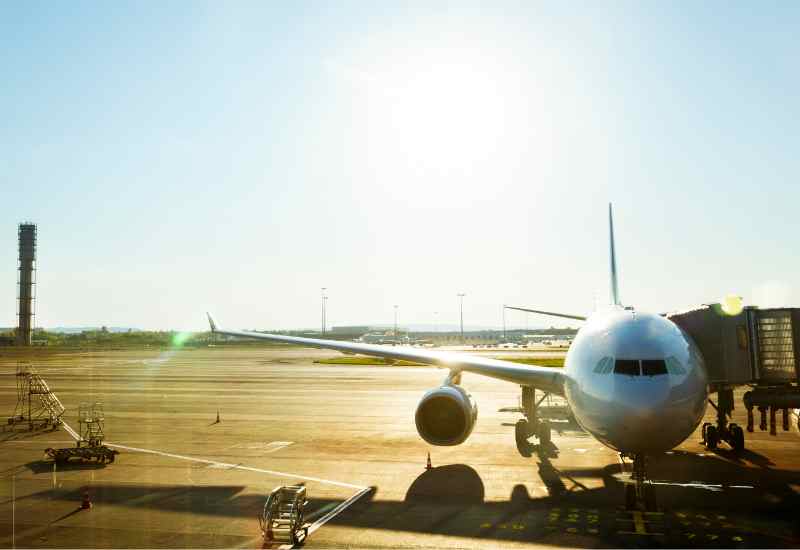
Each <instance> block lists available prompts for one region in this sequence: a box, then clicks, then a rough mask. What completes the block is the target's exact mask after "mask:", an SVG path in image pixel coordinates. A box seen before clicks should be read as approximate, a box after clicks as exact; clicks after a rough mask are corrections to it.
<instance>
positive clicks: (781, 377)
mask: <svg viewBox="0 0 800 550" xmlns="http://www.w3.org/2000/svg"><path fill="white" fill-rule="evenodd" d="M667 317H668V318H669V319H670V320H671V321H673V322H674V323H675V324H677V325H678V326H680V327H681V328H682V329H683V330H684V331H686V332H687V333H688V334H689V335H690V336H691V337H692V339H693V340H694V341H695V343H696V344H697V346H698V347H699V348H700V351H701V352H702V354H703V358H704V359H705V363H706V368H707V370H708V382H709V389H710V390H711V391H712V392H716V393H717V403H716V404H715V403H713V402H711V405H712V406H713V407H714V408H715V409H716V410H717V424H716V425H704V426H703V442H704V443H705V444H706V445H707V446H708V447H710V448H714V447H716V446H717V444H718V443H719V441H727V442H728V443H729V444H730V445H731V446H732V447H734V448H735V449H741V448H743V447H744V433H743V431H742V429H741V428H740V427H739V426H737V425H736V424H728V421H727V419H728V417H729V416H730V413H731V411H733V409H734V398H733V388H734V387H735V386H741V385H749V386H751V387H752V390H750V391H748V392H747V393H745V395H744V405H745V407H746V408H747V431H749V432H752V431H753V429H754V419H753V409H754V408H757V409H758V410H759V412H760V413H761V419H760V420H761V421H760V423H759V427H760V429H762V430H765V429H766V427H767V421H766V414H767V412H769V417H770V433H771V434H772V435H776V433H777V428H776V425H777V422H776V415H777V412H778V411H779V410H780V411H781V412H782V415H783V429H784V430H788V429H789V409H796V408H800V386H798V378H799V377H800V353H799V352H798V347H800V308H772V309H759V308H757V307H754V306H748V307H745V308H743V309H742V310H741V311H740V312H738V313H734V314H731V313H729V312H725V311H724V309H723V308H722V307H721V306H720V304H710V305H704V306H701V307H699V308H697V309H693V310H690V311H684V312H679V313H672V314H669V315H667Z"/></svg>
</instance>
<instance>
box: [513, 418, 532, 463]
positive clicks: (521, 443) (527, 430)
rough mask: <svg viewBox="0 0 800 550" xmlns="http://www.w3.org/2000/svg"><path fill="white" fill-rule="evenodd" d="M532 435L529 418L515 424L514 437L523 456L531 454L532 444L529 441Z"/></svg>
mask: <svg viewBox="0 0 800 550" xmlns="http://www.w3.org/2000/svg"><path fill="white" fill-rule="evenodd" d="M530 435H531V427H530V423H529V422H528V421H527V420H522V419H520V420H518V421H517V423H516V425H515V426H514V437H515V439H516V441H517V450H518V451H519V454H521V455H522V456H526V457H527V456H531V447H532V445H531V444H530V443H529V442H528V438H529V437H530Z"/></svg>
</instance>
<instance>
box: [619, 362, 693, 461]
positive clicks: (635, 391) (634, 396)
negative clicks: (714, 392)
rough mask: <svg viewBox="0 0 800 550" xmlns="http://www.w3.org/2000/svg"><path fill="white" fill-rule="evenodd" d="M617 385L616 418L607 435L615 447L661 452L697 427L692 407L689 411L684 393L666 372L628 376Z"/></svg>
mask: <svg viewBox="0 0 800 550" xmlns="http://www.w3.org/2000/svg"><path fill="white" fill-rule="evenodd" d="M624 378H628V377H624ZM616 389H617V391H615V395H616V400H615V401H616V402H617V403H618V407H617V410H616V413H615V414H614V416H615V420H616V421H615V422H614V430H613V432H612V433H610V434H609V435H611V439H613V441H614V446H615V447H617V448H620V449H634V450H635V451H636V452H645V453H650V452H660V451H663V450H666V449H671V448H672V447H674V446H675V445H678V444H679V443H681V442H682V441H683V440H684V439H685V438H686V437H687V436H688V435H689V434H690V433H691V432H692V430H693V429H694V428H695V427H696V422H695V418H696V413H695V411H694V410H691V412H689V409H687V401H686V399H685V397H686V396H682V395H679V394H678V393H677V392H676V391H675V388H674V387H672V386H671V385H670V381H669V379H668V378H667V377H666V376H654V377H651V378H648V377H644V376H641V377H630V378H628V379H627V380H624V379H623V380H620V381H619V384H618V385H617V388H616ZM700 398H702V396H701V397H700ZM691 401H692V402H695V401H697V399H695V398H694V396H692V399H691Z"/></svg>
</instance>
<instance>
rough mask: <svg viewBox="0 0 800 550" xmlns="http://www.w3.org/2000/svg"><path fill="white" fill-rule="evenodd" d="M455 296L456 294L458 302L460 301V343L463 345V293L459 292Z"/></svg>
mask: <svg viewBox="0 0 800 550" xmlns="http://www.w3.org/2000/svg"><path fill="white" fill-rule="evenodd" d="M456 296H458V299H459V303H460V308H459V309H460V311H461V345H464V296H466V294H465V293H463V292H459V293H458V294H457V295H456Z"/></svg>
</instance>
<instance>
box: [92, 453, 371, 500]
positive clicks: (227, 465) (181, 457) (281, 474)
mask: <svg viewBox="0 0 800 550" xmlns="http://www.w3.org/2000/svg"><path fill="white" fill-rule="evenodd" d="M106 445H107V446H109V447H116V448H117V449H125V450H127V451H135V452H139V453H147V454H153V455H159V456H167V457H170V458H177V459H179V460H189V461H192V462H200V463H202V464H210V465H212V466H215V467H218V468H230V469H237V470H247V471H250V472H259V473H262V474H269V475H273V476H278V477H288V478H293V479H303V480H305V481H316V482H317V483H325V484H327V485H336V486H337V487H347V488H348V489H359V490H361V489H364V486H363V485H353V484H352V483H343V482H341V481H333V480H330V479H322V478H319V477H312V476H304V475H300V474H290V473H288V472H278V471H276V470H265V469H263V468H254V467H253V466H242V465H241V464H230V463H228V462H219V461H217V460H208V459H206V458H197V457H194V456H186V455H179V454H175V453H165V452H162V451H155V450H153V449H141V448H139V447H128V446H127V445H120V444H118V443H106Z"/></svg>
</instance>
